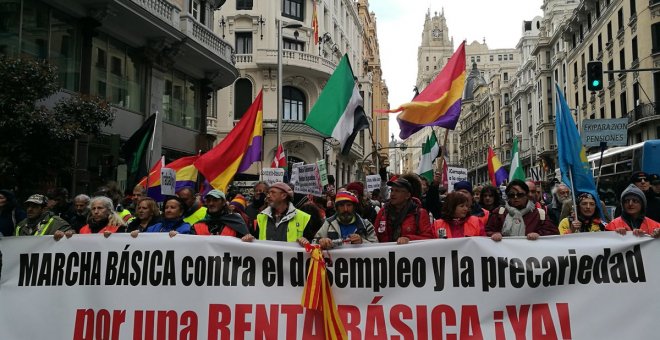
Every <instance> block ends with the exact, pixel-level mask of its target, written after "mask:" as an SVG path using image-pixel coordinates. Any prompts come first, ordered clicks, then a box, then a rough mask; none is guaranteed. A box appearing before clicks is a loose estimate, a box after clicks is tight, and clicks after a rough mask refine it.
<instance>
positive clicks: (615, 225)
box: [605, 216, 660, 235]
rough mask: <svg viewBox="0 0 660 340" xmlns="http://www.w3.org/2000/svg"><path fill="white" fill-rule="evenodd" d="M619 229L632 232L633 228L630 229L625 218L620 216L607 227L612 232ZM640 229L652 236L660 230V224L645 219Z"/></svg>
mask: <svg viewBox="0 0 660 340" xmlns="http://www.w3.org/2000/svg"><path fill="white" fill-rule="evenodd" d="M619 228H625V229H626V230H628V231H632V228H630V226H629V225H628V223H627V222H626V221H625V220H624V219H623V218H621V216H619V217H617V218H615V219H614V220H612V222H610V223H609V224H608V225H607V226H606V227H605V229H607V230H611V231H614V230H617V229H619ZM639 229H641V230H643V231H644V232H645V233H647V234H649V235H650V234H651V233H652V232H653V231H654V230H656V229H660V223H658V222H656V221H654V220H652V219H650V218H648V217H644V221H643V222H642V225H641V227H639Z"/></svg>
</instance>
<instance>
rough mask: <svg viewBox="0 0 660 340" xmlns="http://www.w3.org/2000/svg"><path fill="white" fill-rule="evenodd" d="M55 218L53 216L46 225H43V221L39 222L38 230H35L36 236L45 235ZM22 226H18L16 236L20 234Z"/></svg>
mask: <svg viewBox="0 0 660 340" xmlns="http://www.w3.org/2000/svg"><path fill="white" fill-rule="evenodd" d="M54 220H55V219H54V218H53V217H51V218H50V219H49V220H48V222H46V225H43V223H39V225H38V227H37V231H35V232H34V236H44V235H46V232H47V231H48V228H50V225H51V224H53V221H54ZM20 230H21V228H20V227H16V236H20Z"/></svg>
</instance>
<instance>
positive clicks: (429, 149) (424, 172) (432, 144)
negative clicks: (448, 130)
mask: <svg viewBox="0 0 660 340" xmlns="http://www.w3.org/2000/svg"><path fill="white" fill-rule="evenodd" d="M439 153H440V146H439V145H438V139H437V138H435V133H431V136H429V137H426V142H425V143H424V144H423V145H422V159H420V161H419V168H418V169H417V173H418V174H419V175H420V176H422V177H426V179H428V180H429V182H432V181H433V161H434V160H435V159H436V158H437V157H438V154H439Z"/></svg>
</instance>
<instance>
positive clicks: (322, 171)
mask: <svg viewBox="0 0 660 340" xmlns="http://www.w3.org/2000/svg"><path fill="white" fill-rule="evenodd" d="M316 164H317V165H318V166H319V175H320V176H321V185H323V186H326V185H328V169H327V167H326V166H325V160H324V159H320V160H318V161H316Z"/></svg>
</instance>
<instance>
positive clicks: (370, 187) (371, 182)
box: [367, 175, 380, 193]
mask: <svg viewBox="0 0 660 340" xmlns="http://www.w3.org/2000/svg"><path fill="white" fill-rule="evenodd" d="M376 189H380V175H367V192H369V193H371V192H373V191H374V190H376Z"/></svg>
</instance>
